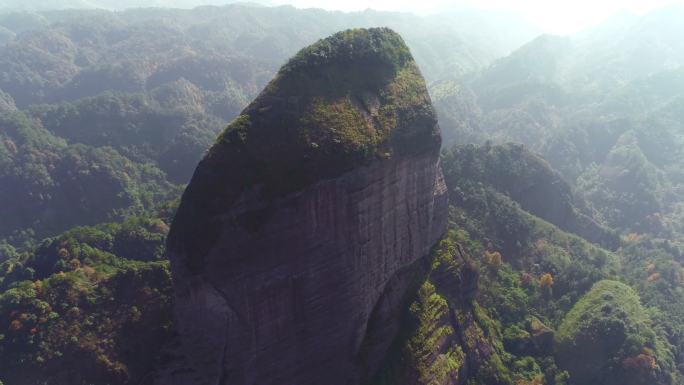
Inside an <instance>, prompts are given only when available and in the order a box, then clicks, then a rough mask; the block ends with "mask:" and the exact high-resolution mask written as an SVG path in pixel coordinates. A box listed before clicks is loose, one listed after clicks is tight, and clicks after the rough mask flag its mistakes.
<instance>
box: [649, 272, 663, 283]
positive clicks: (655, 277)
mask: <svg viewBox="0 0 684 385" xmlns="http://www.w3.org/2000/svg"><path fill="white" fill-rule="evenodd" d="M659 279H660V273H658V272H655V273H653V274H651V275H649V276H648V278H646V280H647V281H648V282H651V283H653V282H655V281H657V280H659Z"/></svg>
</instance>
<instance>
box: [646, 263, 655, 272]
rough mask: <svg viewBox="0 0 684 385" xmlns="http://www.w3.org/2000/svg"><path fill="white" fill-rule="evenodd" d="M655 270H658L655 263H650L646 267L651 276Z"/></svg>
mask: <svg viewBox="0 0 684 385" xmlns="http://www.w3.org/2000/svg"><path fill="white" fill-rule="evenodd" d="M655 269H656V264H655V263H653V262H651V263H649V264H648V265H646V271H647V272H648V273H649V274H651V273H653V272H654V271H655Z"/></svg>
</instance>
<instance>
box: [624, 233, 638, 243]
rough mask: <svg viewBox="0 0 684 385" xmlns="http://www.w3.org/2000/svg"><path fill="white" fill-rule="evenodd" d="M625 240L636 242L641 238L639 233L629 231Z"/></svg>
mask: <svg viewBox="0 0 684 385" xmlns="http://www.w3.org/2000/svg"><path fill="white" fill-rule="evenodd" d="M625 240H626V241H627V242H636V241H638V240H639V234H637V233H629V234H627V236H626V237H625Z"/></svg>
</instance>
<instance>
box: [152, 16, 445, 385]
mask: <svg viewBox="0 0 684 385" xmlns="http://www.w3.org/2000/svg"><path fill="white" fill-rule="evenodd" d="M439 148H440V136H439V128H438V126H437V122H436V119H435V116H434V112H433V110H432V106H431V103H430V100H429V96H428V94H427V90H426V88H425V84H424V81H423V79H422V76H421V75H420V72H419V71H418V69H417V67H416V65H415V62H414V61H413V59H412V58H411V55H410V53H409V52H408V49H407V48H406V46H405V45H404V43H403V41H402V39H401V38H400V37H399V36H398V35H397V34H395V33H394V32H392V31H390V30H388V29H369V30H363V29H362V30H351V31H345V32H341V33H339V34H336V35H334V36H332V37H330V38H328V39H325V40H322V41H319V42H318V43H316V44H314V45H313V46H311V47H308V48H306V49H304V50H302V52H300V53H299V54H298V55H297V56H295V57H294V58H293V59H292V60H291V61H290V62H289V63H288V64H286V65H285V66H284V67H283V68H282V69H281V70H280V72H279V73H278V75H277V76H276V78H275V79H274V80H273V81H272V82H271V83H270V84H269V85H268V86H267V87H266V89H265V90H264V91H263V92H262V94H261V95H260V96H259V97H258V98H257V99H256V100H255V101H254V102H253V103H252V104H251V105H250V106H249V107H247V108H246V109H245V111H243V113H242V115H241V116H240V117H239V118H238V119H236V121H234V122H233V123H232V124H231V125H230V126H229V127H228V128H227V129H226V132H225V133H224V134H222V135H221V137H220V138H219V140H218V142H217V143H216V144H215V145H214V147H213V148H212V149H211V150H210V152H209V153H208V154H207V156H206V157H205V159H204V160H203V161H202V162H201V163H200V165H199V166H198V168H197V170H196V172H195V175H194V177H193V180H192V181H191V183H190V185H189V187H188V189H187V191H186V193H185V194H184V197H183V200H182V202H181V205H180V207H179V211H178V214H177V216H176V219H175V221H174V223H173V226H172V229H171V233H170V236H169V240H168V256H169V258H170V260H171V263H172V269H173V274H174V284H175V291H176V315H177V318H178V329H179V333H180V337H181V343H182V348H181V349H182V350H183V353H184V355H185V357H186V359H187V365H188V370H187V371H176V372H175V373H173V372H170V374H167V376H168V378H165V379H164V383H165V384H167V385H168V384H172V383H185V384H188V383H192V384H197V385H199V384H221V385H226V384H241V385H248V384H258V385H267V384H297V385H307V384H312V385H313V384H316V385H318V384H360V383H362V382H363V381H365V380H366V379H368V378H370V376H372V374H373V373H374V372H375V370H376V369H377V365H378V363H379V362H380V361H381V360H382V358H383V356H384V355H385V353H386V351H387V349H388V347H389V344H390V343H391V341H392V339H393V337H394V335H395V333H396V331H397V330H398V327H399V324H398V323H399V317H398V316H397V315H398V314H399V312H400V311H401V305H402V301H401V300H402V297H403V296H404V293H405V292H406V290H407V287H408V286H409V284H410V282H411V278H412V268H411V267H412V266H413V265H414V264H417V263H420V262H421V261H422V259H423V258H424V257H426V256H427V255H428V254H429V252H430V249H431V247H432V246H433V245H435V243H436V242H437V241H438V240H439V238H440V237H441V235H442V234H443V232H444V230H445V228H446V217H447V198H446V197H447V195H446V187H445V184H444V181H443V177H442V173H441V169H440V167H439V164H438V157H439Z"/></svg>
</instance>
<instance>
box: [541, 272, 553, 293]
mask: <svg viewBox="0 0 684 385" xmlns="http://www.w3.org/2000/svg"><path fill="white" fill-rule="evenodd" d="M539 286H541V288H542V289H543V288H549V289H550V288H551V287H553V276H552V275H551V274H549V273H546V274H544V275H542V276H541V278H539Z"/></svg>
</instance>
